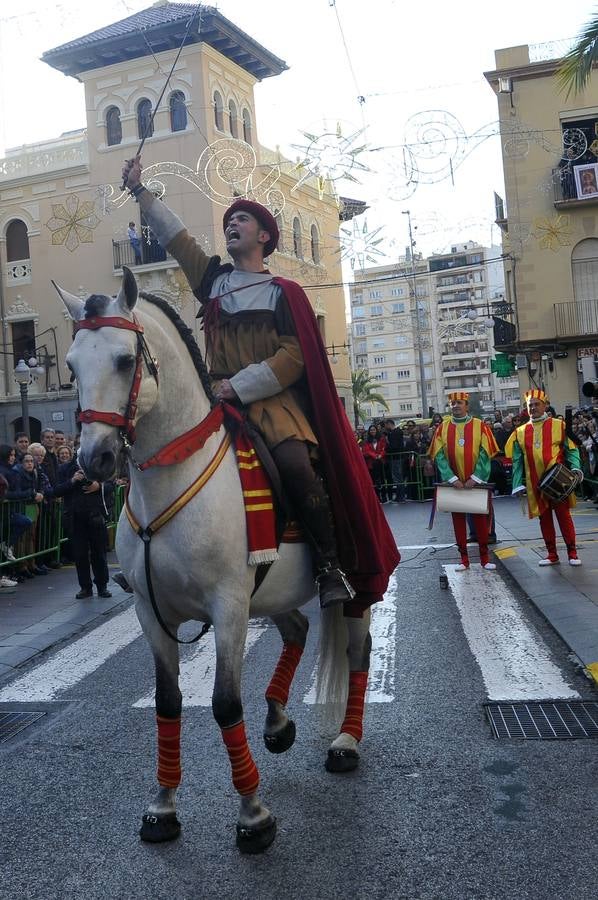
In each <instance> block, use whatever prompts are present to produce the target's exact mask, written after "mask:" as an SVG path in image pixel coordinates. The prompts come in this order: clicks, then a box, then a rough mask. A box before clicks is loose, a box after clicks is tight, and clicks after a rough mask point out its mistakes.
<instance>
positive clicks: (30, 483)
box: [15, 453, 52, 578]
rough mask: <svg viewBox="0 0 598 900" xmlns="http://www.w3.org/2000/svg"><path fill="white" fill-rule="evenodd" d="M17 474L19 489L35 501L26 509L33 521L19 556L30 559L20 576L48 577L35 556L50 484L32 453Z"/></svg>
mask: <svg viewBox="0 0 598 900" xmlns="http://www.w3.org/2000/svg"><path fill="white" fill-rule="evenodd" d="M15 472H16V473H17V475H18V479H19V489H20V490H22V491H29V492H30V493H31V495H32V497H33V500H32V501H29V502H28V503H27V505H26V507H25V511H26V513H27V517H28V518H29V519H31V528H30V529H29V530H28V531H27V533H26V534H25V535H24V536H23V537H22V538H21V553H20V554H19V555H20V556H24V557H28V558H26V559H23V562H22V565H21V566H20V568H19V574H20V575H24V576H25V577H26V578H33V577H34V576H35V575H47V574H48V569H47V567H46V566H45V565H44V564H43V563H38V562H37V560H36V558H35V556H34V554H35V551H36V549H37V547H36V538H37V530H38V525H39V520H40V516H41V510H42V503H43V500H44V494H45V493H48V494H49V493H51V491H52V489H51V487H50V482H49V481H48V479H47V478H46V476H45V474H44V473H43V472H42V471H41V469H39V468H38V467H37V466H36V465H35V461H34V458H33V455H32V454H31V453H25V454H24V455H23V459H22V460H21V462H20V463H18V464H17V465H16V466H15Z"/></svg>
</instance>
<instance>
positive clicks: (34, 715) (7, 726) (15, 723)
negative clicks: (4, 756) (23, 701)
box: [0, 710, 46, 744]
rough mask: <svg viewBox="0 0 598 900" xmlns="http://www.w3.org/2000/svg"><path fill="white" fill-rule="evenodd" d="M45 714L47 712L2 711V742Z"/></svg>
mask: <svg viewBox="0 0 598 900" xmlns="http://www.w3.org/2000/svg"><path fill="white" fill-rule="evenodd" d="M45 715H46V714H45V712H16V711H14V710H10V711H8V712H6V711H5V712H0V744H3V743H4V741H9V740H10V739H11V738H12V737H14V736H15V734H18V733H19V731H22V730H23V729H24V728H27V727H28V726H29V725H32V724H33V723H34V722H36V721H37V720H38V719H41V717H42V716H45Z"/></svg>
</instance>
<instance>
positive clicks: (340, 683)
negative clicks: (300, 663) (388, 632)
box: [316, 604, 349, 731]
mask: <svg viewBox="0 0 598 900" xmlns="http://www.w3.org/2000/svg"><path fill="white" fill-rule="evenodd" d="M348 641H349V632H348V629H347V625H346V621H345V617H344V614H343V606H342V604H337V605H336V606H330V607H328V608H327V609H322V610H320V647H319V656H320V658H319V662H318V675H317V680H316V703H318V704H320V710H321V712H322V720H323V721H322V724H323V726H324V727H325V728H326V729H332V730H334V731H337V730H338V728H339V726H340V723H341V722H342V719H343V716H344V714H345V706H346V705H347V696H348V685H349V659H348V656H347V649H348Z"/></svg>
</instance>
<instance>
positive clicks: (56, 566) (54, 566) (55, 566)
mask: <svg viewBox="0 0 598 900" xmlns="http://www.w3.org/2000/svg"><path fill="white" fill-rule="evenodd" d="M48 566H49V567H50V569H61V568H62V563H61V562H58V560H57V559H53V560H52V562H49V563H48Z"/></svg>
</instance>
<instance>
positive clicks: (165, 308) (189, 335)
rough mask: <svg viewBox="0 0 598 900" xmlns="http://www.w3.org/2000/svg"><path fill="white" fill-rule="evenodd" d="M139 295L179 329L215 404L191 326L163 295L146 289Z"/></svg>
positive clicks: (205, 368)
mask: <svg viewBox="0 0 598 900" xmlns="http://www.w3.org/2000/svg"><path fill="white" fill-rule="evenodd" d="M139 296H140V297H141V298H142V299H143V300H146V301H147V302H148V303H151V304H152V306H157V307H158V309H159V310H160V311H161V312H163V313H164V315H165V316H166V318H167V319H168V320H169V321H170V322H172V324H173V325H174V327H175V328H176V330H177V331H178V333H179V336H180V338H181V340H182V342H183V344H184V345H185V347H186V348H187V350H188V351H189V356H190V357H191V361H192V363H193V365H194V366H195V371H196V372H197V374H198V375H199V380H200V381H201V385H202V387H203V389H204V391H205V393H206V397H207V398H208V400H209V401H210V406H215V405H216V398H215V397H214V392H213V390H212V384H211V381H210V376H209V373H208V367H207V366H206V363H205V360H204V358H203V356H202V353H201V350H200V349H199V347H198V346H197V341H196V340H195V338H194V337H193V332H192V331H191V329H190V328H189V326H188V325H186V324H185V323H184V322H183V320H182V319H181V317H180V316H179V314H178V313H177V311H176V310H175V309H174V308H173V307H172V306H171V305H170V303H169V302H168V301H167V300H164V298H163V297H157V296H156V295H155V294H146V292H145V291H140V293H139Z"/></svg>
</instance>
